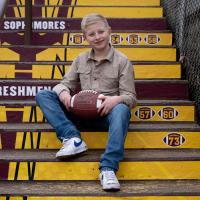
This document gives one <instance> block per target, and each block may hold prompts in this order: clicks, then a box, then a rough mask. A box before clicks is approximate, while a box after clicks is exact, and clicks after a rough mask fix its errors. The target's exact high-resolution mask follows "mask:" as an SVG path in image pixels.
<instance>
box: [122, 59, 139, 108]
mask: <svg viewBox="0 0 200 200" xmlns="http://www.w3.org/2000/svg"><path fill="white" fill-rule="evenodd" d="M119 76H120V77H119V94H120V96H121V98H122V102H123V103H125V104H126V105H128V106H129V107H130V108H132V107H135V106H136V101H137V99H136V91H135V83H134V71H133V66H132V64H131V62H130V61H129V60H128V59H127V60H126V62H125V63H124V64H123V66H122V68H121V70H120V75H119Z"/></svg>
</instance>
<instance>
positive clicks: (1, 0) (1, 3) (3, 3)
mask: <svg viewBox="0 0 200 200" xmlns="http://www.w3.org/2000/svg"><path fill="white" fill-rule="evenodd" d="M7 4H8V0H0V26H1V23H2V21H3V16H4V13H5V10H6V7H7Z"/></svg>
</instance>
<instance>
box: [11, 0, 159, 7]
mask: <svg viewBox="0 0 200 200" xmlns="http://www.w3.org/2000/svg"><path fill="white" fill-rule="evenodd" d="M9 5H10V6H12V5H19V6H22V5H25V0H20V1H16V0H10V1H9ZM33 5H46V6H47V5H72V6H76V5H78V6H85V5H90V6H160V0H151V1H149V0H126V1H121V0H109V1H107V0H76V1H75V0H71V1H60V0H50V1H49V0H48V1H38V0H33Z"/></svg>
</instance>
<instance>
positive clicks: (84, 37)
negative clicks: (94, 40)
mask: <svg viewBox="0 0 200 200" xmlns="http://www.w3.org/2000/svg"><path fill="white" fill-rule="evenodd" d="M83 39H84V40H86V36H85V32H83Z"/></svg>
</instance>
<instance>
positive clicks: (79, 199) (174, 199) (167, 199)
mask: <svg viewBox="0 0 200 200" xmlns="http://www.w3.org/2000/svg"><path fill="white" fill-rule="evenodd" d="M1 198H2V200H6V197H1ZM26 199H27V200H41V197H40V196H38V197H34V196H28V197H27V198H26ZM9 200H23V197H9ZM42 200H200V196H146V195H145V196H143V197H142V196H140V197H136V196H135V197H132V196H130V197H120V196H118V197H117V196H116V197H113V196H89V197H88V196H76V197H75V196H66V197H65V196H62V197H60V196H42Z"/></svg>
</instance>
